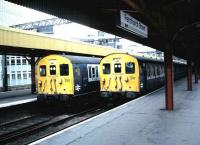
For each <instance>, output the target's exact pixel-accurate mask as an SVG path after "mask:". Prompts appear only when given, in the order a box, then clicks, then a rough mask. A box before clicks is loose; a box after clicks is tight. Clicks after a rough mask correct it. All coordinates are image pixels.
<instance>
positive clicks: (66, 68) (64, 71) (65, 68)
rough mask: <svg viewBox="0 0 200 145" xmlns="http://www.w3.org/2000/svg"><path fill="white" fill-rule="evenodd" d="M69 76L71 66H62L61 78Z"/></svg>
mask: <svg viewBox="0 0 200 145" xmlns="http://www.w3.org/2000/svg"><path fill="white" fill-rule="evenodd" d="M68 75H69V65H68V64H61V65H60V76H68Z"/></svg>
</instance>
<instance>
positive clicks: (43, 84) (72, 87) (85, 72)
mask: <svg viewBox="0 0 200 145" xmlns="http://www.w3.org/2000/svg"><path fill="white" fill-rule="evenodd" d="M99 62H100V58H95V57H82V56H66V55H49V56H46V57H44V58H42V59H41V60H39V62H38V67H37V68H38V69H37V92H38V96H37V98H38V100H39V101H44V100H53V101H55V100H59V101H64V102H70V101H71V100H72V99H74V98H82V97H83V96H89V95H94V94H95V93H97V92H98V93H99Z"/></svg>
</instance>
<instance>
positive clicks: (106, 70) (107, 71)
mask: <svg viewBox="0 0 200 145" xmlns="http://www.w3.org/2000/svg"><path fill="white" fill-rule="evenodd" d="M103 74H110V64H109V63H105V64H103Z"/></svg>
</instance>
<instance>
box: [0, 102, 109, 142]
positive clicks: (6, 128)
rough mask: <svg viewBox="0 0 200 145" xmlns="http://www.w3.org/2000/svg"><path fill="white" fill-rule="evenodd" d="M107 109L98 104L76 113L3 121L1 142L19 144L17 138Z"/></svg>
mask: <svg viewBox="0 0 200 145" xmlns="http://www.w3.org/2000/svg"><path fill="white" fill-rule="evenodd" d="M107 110H108V109H107ZM105 111H106V109H105V106H96V107H93V108H90V109H87V110H85V111H82V112H80V113H75V114H61V115H57V116H55V115H48V114H43V115H41V114H38V115H32V116H26V117H24V118H20V119H16V120H12V121H10V122H6V123H2V124H0V144H12V142H15V143H13V144H17V143H16V140H19V139H20V138H23V139H24V138H27V136H31V135H34V134H36V133H38V132H41V131H43V132H44V131H45V130H46V129H48V128H50V127H52V126H53V127H55V126H59V125H61V124H63V123H66V122H67V124H66V125H65V126H63V127H64V128H66V127H69V126H72V125H74V124H77V123H79V122H81V121H84V120H86V119H88V118H91V117H93V116H95V115H97V114H100V113H102V112H105ZM70 121H71V122H70ZM61 129H63V128H62V127H61V128H59V130H61ZM59 130H58V129H54V131H51V133H53V132H57V131H59ZM51 133H50V132H49V133H45V134H43V135H41V136H39V137H40V138H42V137H44V136H47V135H50V134H51ZM37 139H39V138H35V140H37ZM32 141H34V139H33V140H29V141H25V142H24V143H20V144H27V143H30V142H32Z"/></svg>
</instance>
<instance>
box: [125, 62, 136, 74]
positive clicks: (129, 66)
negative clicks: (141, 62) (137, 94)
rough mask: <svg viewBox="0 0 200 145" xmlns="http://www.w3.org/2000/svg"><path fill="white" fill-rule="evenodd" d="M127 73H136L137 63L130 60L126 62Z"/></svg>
mask: <svg viewBox="0 0 200 145" xmlns="http://www.w3.org/2000/svg"><path fill="white" fill-rule="evenodd" d="M125 68H126V74H133V73H135V64H134V63H133V62H128V63H126V64H125Z"/></svg>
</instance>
